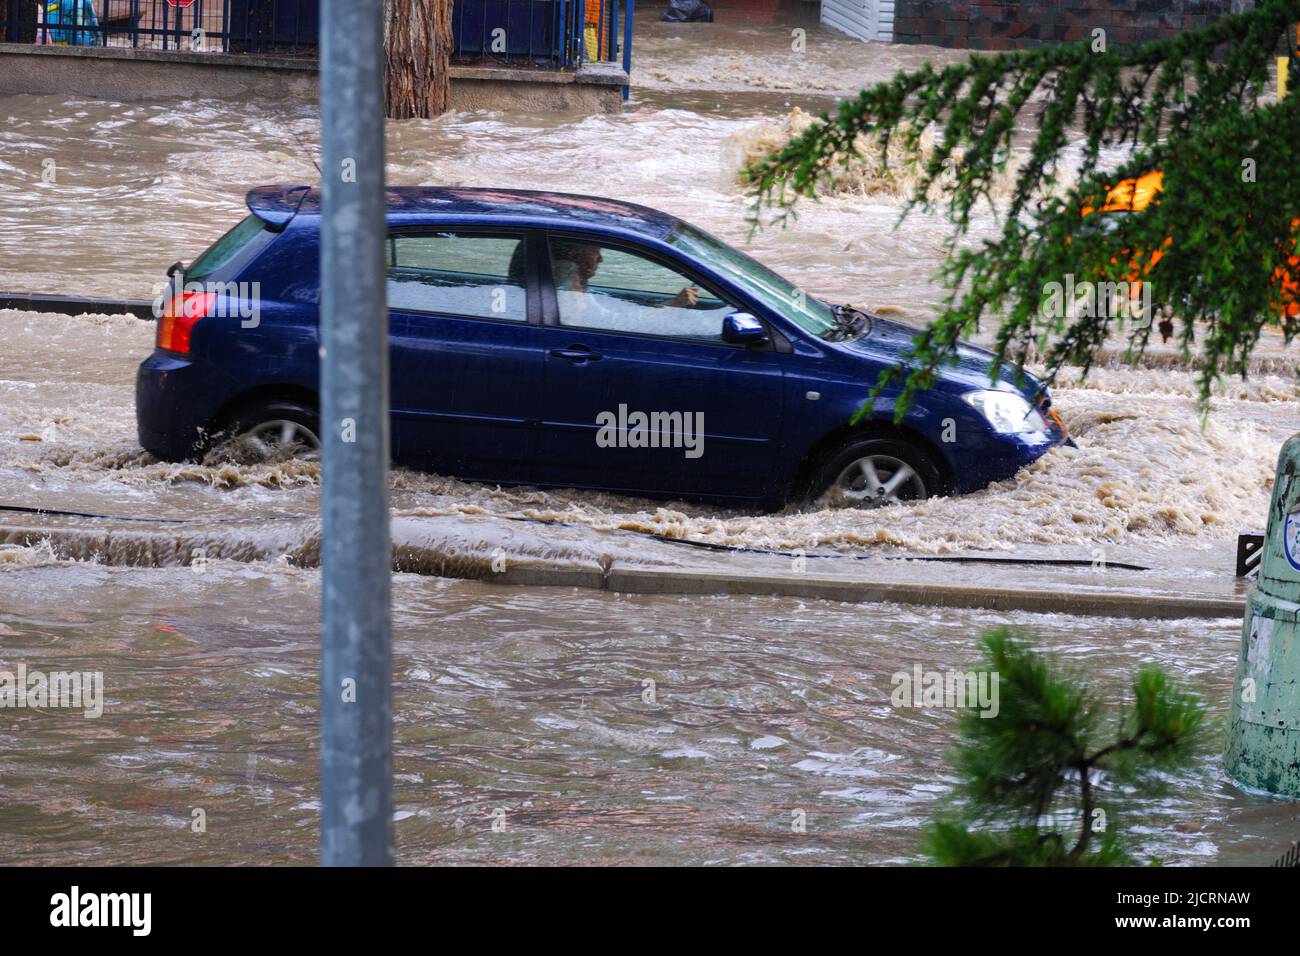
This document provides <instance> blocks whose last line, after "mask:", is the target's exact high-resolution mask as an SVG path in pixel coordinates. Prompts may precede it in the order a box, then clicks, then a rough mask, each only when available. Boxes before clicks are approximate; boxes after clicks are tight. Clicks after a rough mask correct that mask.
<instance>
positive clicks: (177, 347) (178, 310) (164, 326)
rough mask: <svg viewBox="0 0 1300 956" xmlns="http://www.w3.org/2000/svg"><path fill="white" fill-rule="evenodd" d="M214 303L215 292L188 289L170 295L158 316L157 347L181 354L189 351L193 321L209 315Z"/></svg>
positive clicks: (215, 300)
mask: <svg viewBox="0 0 1300 956" xmlns="http://www.w3.org/2000/svg"><path fill="white" fill-rule="evenodd" d="M216 304H217V294H216V293H215V292H199V291H190V292H181V293H180V294H178V295H174V296H172V297H171V300H170V301H168V303H167V305H166V306H165V307H164V308H163V314H162V315H161V316H159V317H158V338H157V345H158V348H160V349H166V350H167V351H169V352H180V353H182V354H185V353H187V352H189V350H190V332H191V330H192V329H193V328H194V323H195V322H197V321H198V320H199V319H201V318H203V317H204V316H207V315H211V314H212V311H213V309H214V308H215V307H216Z"/></svg>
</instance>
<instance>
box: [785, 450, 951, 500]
mask: <svg viewBox="0 0 1300 956" xmlns="http://www.w3.org/2000/svg"><path fill="white" fill-rule="evenodd" d="M811 490H812V494H811V495H810V496H809V497H810V500H811V501H812V502H814V503H816V504H818V505H822V506H825V507H838V508H881V507H884V506H885V505H893V504H899V503H901V502H905V501H921V500H923V499H925V498H931V497H934V496H935V495H940V494H943V493H944V486H943V479H942V475H941V473H940V471H939V469H938V468H937V467H936V466H935V464H934V462H933V461H932V460H931V459H930V456H929V455H927V454H926V453H925V452H923V451H922V450H920V449H919V448H917V447H915V446H914V445H910V444H908V443H907V442H903V441H899V440H897V439H893V438H856V439H852V440H850V441H848V442H846V443H845V444H844V445H842V446H840V448H839V449H838V450H837V451H835V452H833V453H832V454H830V455H829V456H827V458H826V459H825V461H823V463H822V465H821V467H820V468H819V469H818V470H817V473H816V475H815V476H814V478H813V481H812V486H811Z"/></svg>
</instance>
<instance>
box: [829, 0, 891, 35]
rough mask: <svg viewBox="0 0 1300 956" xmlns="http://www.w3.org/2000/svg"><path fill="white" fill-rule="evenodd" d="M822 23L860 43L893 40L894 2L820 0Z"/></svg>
mask: <svg viewBox="0 0 1300 956" xmlns="http://www.w3.org/2000/svg"><path fill="white" fill-rule="evenodd" d="M822 23H824V24H826V25H827V26H829V27H834V28H835V29H837V30H842V31H843V32H845V33H847V34H849V36H854V37H857V38H858V39H859V40H883V41H885V42H886V43H892V42H893V40H894V0H822Z"/></svg>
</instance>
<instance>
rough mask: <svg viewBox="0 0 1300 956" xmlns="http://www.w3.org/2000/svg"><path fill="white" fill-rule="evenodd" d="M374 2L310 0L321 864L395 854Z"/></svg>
mask: <svg viewBox="0 0 1300 956" xmlns="http://www.w3.org/2000/svg"><path fill="white" fill-rule="evenodd" d="M383 30H384V24H383V0H324V3H323V4H322V5H321V71H320V87H321V97H320V110H321V145H322V149H321V152H322V162H323V172H322V174H321V190H322V196H321V310H320V317H321V322H320V326H321V347H322V348H323V350H324V351H323V355H322V360H321V421H320V426H321V460H322V466H323V467H322V474H323V477H322V485H323V487H322V491H321V518H322V523H323V526H324V527H323V537H324V540H323V542H322V555H321V565H322V571H321V581H322V591H323V594H322V598H321V718H320V719H321V746H320V769H321V774H320V776H321V851H320V852H321V863H322V864H323V865H325V866H387V865H391V864H392V862H393V780H392V778H393V758H392V744H393V729H392V722H393V721H392V688H391V678H392V663H391V662H392V649H391V627H390V622H389V613H390V605H391V601H390V596H389V569H390V566H391V554H390V544H389V532H388V461H389V457H388V313H387V311H386V307H385V302H384V238H385V233H386V227H385V216H384V90H383V64H384V56H383V37H384V33H383Z"/></svg>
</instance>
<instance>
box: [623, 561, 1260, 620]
mask: <svg viewBox="0 0 1300 956" xmlns="http://www.w3.org/2000/svg"><path fill="white" fill-rule="evenodd" d="M606 587H607V588H608V589H609V590H611V591H624V592H629V593H635V594H745V595H754V594H768V595H780V596H784V597H802V598H815V599H817V600H823V601H850V602H855V603H876V602H892V603H896V604H916V605H924V606H928V607H959V608H983V609H986V610H990V611H1033V612H1037V613H1044V614H1071V615H1085V616H1097V617H1130V618H1159V619H1164V620H1172V619H1177V618H1188V617H1205V618H1211V617H1241V616H1242V614H1243V613H1244V611H1245V606H1246V605H1245V601H1244V600H1237V599H1232V598H1212V597H1193V596H1189V595H1188V596H1185V595H1173V594H1161V593H1150V594H1135V593H1128V592H1104V591H1090V590H1086V591H1085V590H1076V591H1060V590H1046V589H1045V590H1042V591H1035V590H1028V589H1023V588H999V587H974V586H969V585H937V584H929V583H924V584H922V583H903V582H887V583H878V582H870V581H852V580H846V579H844V578H827V577H813V576H810V575H807V574H800V575H794V574H791V575H771V574H753V573H740V574H737V573H718V572H713V571H703V570H695V569H692V570H679V569H676V568H614V569H612V570H611V571H610V573H609V575H608V578H607V582H606Z"/></svg>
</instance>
